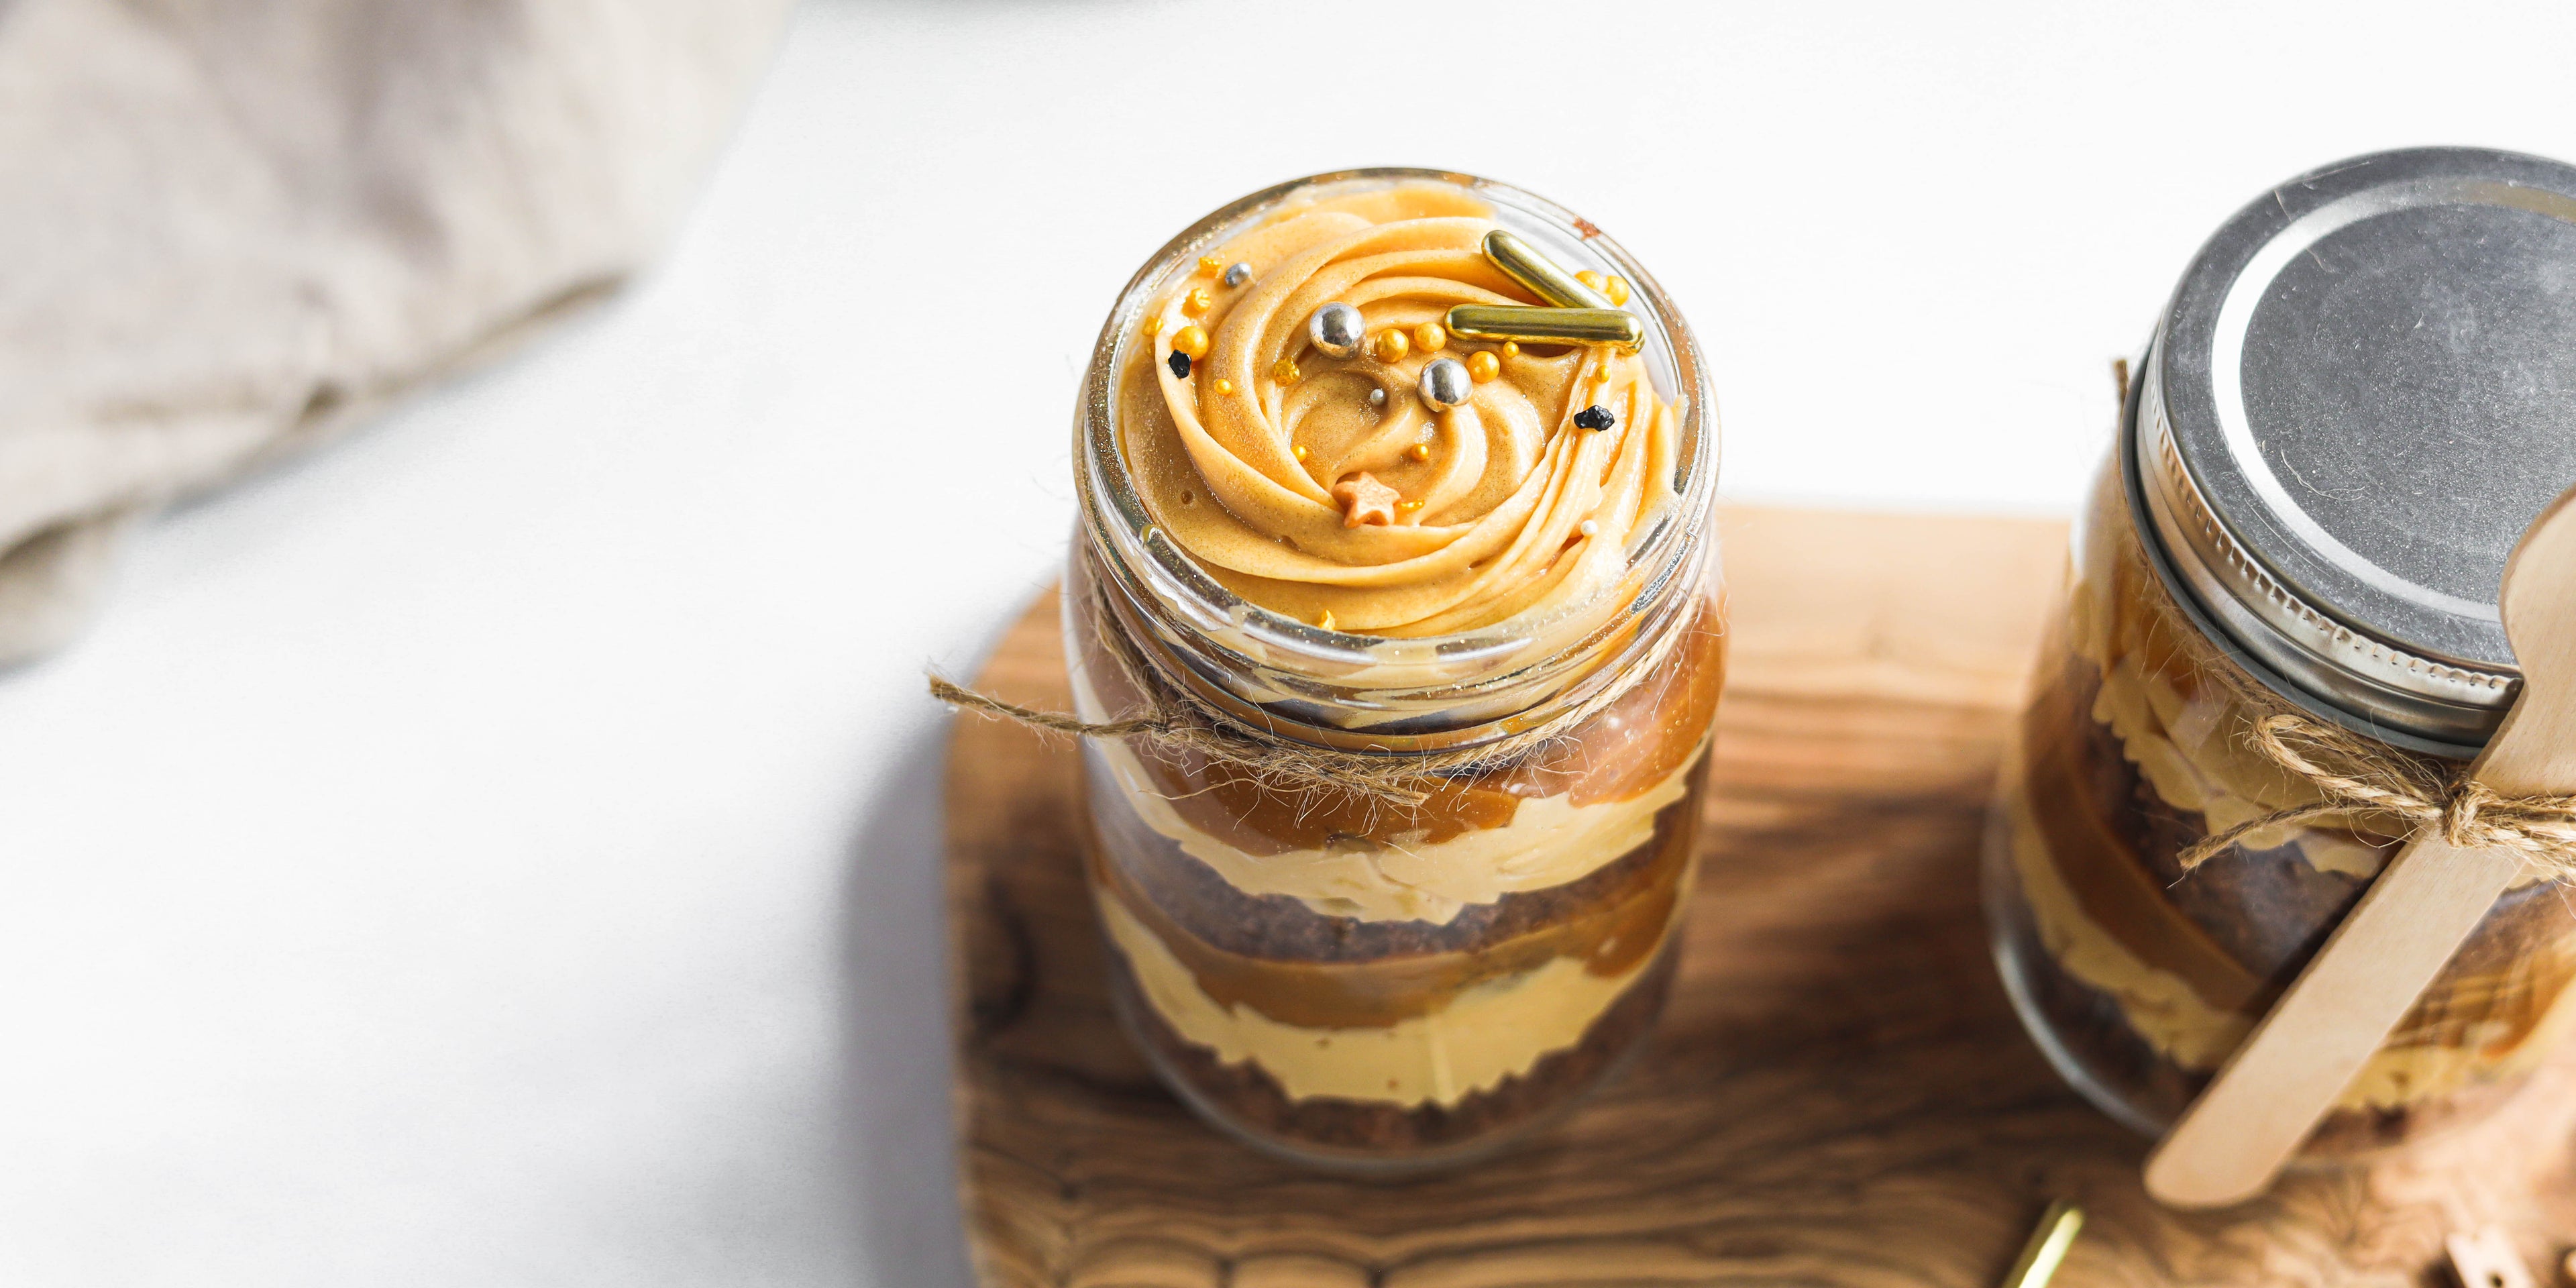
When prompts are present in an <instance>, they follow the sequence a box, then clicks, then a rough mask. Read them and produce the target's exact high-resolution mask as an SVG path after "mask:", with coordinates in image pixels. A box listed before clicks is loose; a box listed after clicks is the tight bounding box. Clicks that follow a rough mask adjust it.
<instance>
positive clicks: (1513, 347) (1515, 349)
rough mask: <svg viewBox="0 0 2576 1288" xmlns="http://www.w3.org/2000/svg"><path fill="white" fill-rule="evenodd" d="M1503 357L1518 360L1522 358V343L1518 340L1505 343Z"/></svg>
mask: <svg viewBox="0 0 2576 1288" xmlns="http://www.w3.org/2000/svg"><path fill="white" fill-rule="evenodd" d="M1503 356H1504V357H1506V358H1517V357H1519V356H1521V342H1520V341H1518V340H1505V341H1503Z"/></svg>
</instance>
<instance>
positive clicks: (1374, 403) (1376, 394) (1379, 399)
mask: <svg viewBox="0 0 2576 1288" xmlns="http://www.w3.org/2000/svg"><path fill="white" fill-rule="evenodd" d="M1385 405H1386V390H1385V388H1384V387H1379V388H1376V389H1372V390H1370V391H1369V406H1371V407H1383V406H1385Z"/></svg>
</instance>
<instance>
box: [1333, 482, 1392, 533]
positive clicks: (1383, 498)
mask: <svg viewBox="0 0 2576 1288" xmlns="http://www.w3.org/2000/svg"><path fill="white" fill-rule="evenodd" d="M1403 497H1404V494H1403V493H1401V492H1398V491H1396V490H1395V489H1394V488H1391V487H1388V486H1387V485H1386V484H1384V483H1380V482H1378V481H1377V476H1376V475H1374V474H1371V473H1369V472H1368V471H1367V470H1361V471H1360V472H1359V473H1357V474H1354V475H1352V476H1350V477H1349V478H1346V479H1343V480H1342V481H1341V482H1339V483H1336V484H1334V485H1333V499H1334V500H1336V501H1339V502H1341V503H1342V526H1343V527H1345V528H1356V527H1358V526H1360V525H1361V524H1363V523H1375V524H1392V523H1394V522H1395V503H1396V502H1397V501H1399V500H1401V499H1403Z"/></svg>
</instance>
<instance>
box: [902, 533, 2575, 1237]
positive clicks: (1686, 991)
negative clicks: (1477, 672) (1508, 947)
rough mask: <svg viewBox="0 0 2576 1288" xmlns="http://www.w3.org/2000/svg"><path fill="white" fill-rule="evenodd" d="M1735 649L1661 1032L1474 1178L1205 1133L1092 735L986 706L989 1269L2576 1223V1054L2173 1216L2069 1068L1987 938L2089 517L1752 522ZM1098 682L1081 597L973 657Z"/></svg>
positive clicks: (955, 813) (965, 1078) (981, 1044)
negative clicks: (1166, 1050) (2403, 1131)
mask: <svg viewBox="0 0 2576 1288" xmlns="http://www.w3.org/2000/svg"><path fill="white" fill-rule="evenodd" d="M1722 528H1723V530H1724V533H1725V540H1726V550H1725V558H1726V565H1727V572H1728V580H1729V583H1730V585H1731V587H1732V594H1733V604H1734V614H1733V626H1734V630H1735V640H1734V654H1733V659H1732V664H1731V670H1730V674H1729V683H1728V688H1727V692H1726V698H1725V701H1724V703H1723V705H1722V707H1721V710H1720V712H1719V717H1718V729H1719V732H1718V740H1717V751H1716V756H1717V760H1716V763H1715V766H1714V778H1713V782H1712V788H1711V791H1710V799H1709V806H1708V810H1709V815H1708V821H1709V825H1710V826H1709V828H1708V834H1707V839H1706V841H1705V842H1704V843H1705V844H1706V846H1707V851H1706V857H1705V863H1704V865H1703V868H1702V872H1701V877H1700V881H1699V885H1698V889H1697V891H1696V893H1695V894H1694V895H1693V901H1694V902H1693V907H1692V909H1691V914H1690V921H1689V928H1688V932H1687V934H1688V937H1687V939H1686V941H1685V951H1684V956H1683V961H1682V974H1681V977H1680V978H1679V980H1678V981H1677V982H1676V984H1675V987H1674V992H1673V1000H1672V1006H1671V1010H1670V1011H1669V1012H1668V1013H1667V1015H1666V1017H1665V1019H1664V1022H1663V1024H1662V1027H1661V1028H1660V1029H1659V1030H1658V1032H1657V1035H1656V1037H1655V1039H1654V1040H1653V1042H1652V1044H1651V1046H1650V1048H1649V1050H1648V1052H1647V1054H1646V1057H1645V1058H1644V1059H1643V1060H1641V1061H1640V1062H1638V1063H1637V1064H1636V1065H1635V1066H1634V1067H1633V1068H1631V1069H1630V1070H1629V1071H1628V1073H1627V1074H1626V1075H1625V1076H1624V1077H1622V1078H1621V1079H1620V1080H1619V1081H1618V1082H1616V1083H1615V1084H1613V1085H1612V1086H1610V1087H1609V1088H1608V1089H1606V1090H1605V1091H1604V1092H1603V1093H1602V1094H1600V1095H1599V1096H1597V1097H1595V1098H1594V1099H1593V1100H1591V1101H1590V1102H1588V1103H1587V1105H1586V1107H1585V1108H1584V1109H1583V1110H1582V1111H1581V1112H1580V1113H1578V1114H1577V1115H1576V1116H1575V1117H1574V1118H1573V1119H1572V1120H1571V1121H1570V1122H1568V1123H1567V1124H1566V1125H1564V1126H1562V1127H1560V1128H1558V1129H1556V1131H1555V1132H1554V1133H1553V1134H1551V1135H1549V1136H1547V1137H1545V1138H1544V1139H1543V1140H1541V1141H1539V1142H1537V1143H1535V1144H1533V1145H1531V1146H1528V1147H1526V1148H1523V1149H1520V1150H1518V1151H1517V1152H1514V1153H1511V1154H1508V1155H1506V1156H1504V1157H1501V1158H1498V1159H1495V1160H1492V1161H1488V1162H1484V1163H1480V1164H1477V1165H1474V1166H1472V1167H1470V1168H1468V1169H1467V1170H1465V1171H1463V1172H1459V1173H1455V1174H1451V1175H1446V1176H1436V1177H1431V1178H1424V1179H1416V1180H1411V1181H1406V1182H1402V1183H1389V1182H1370V1181H1353V1180H1345V1179H1339V1178H1334V1177H1327V1176H1319V1175H1316V1174H1312V1173H1309V1172H1305V1171H1301V1170H1299V1169H1297V1168H1295V1167H1293V1166H1290V1165H1288V1164H1284V1163H1281V1162H1277V1161H1274V1160H1272V1159H1270V1158H1268V1157H1266V1156H1263V1155H1261V1154H1257V1153H1255V1152H1253V1151H1252V1150H1249V1149H1247V1148H1245V1147H1243V1146H1241V1145H1238V1144H1236V1143H1234V1142H1233V1141H1231V1140H1228V1139H1226V1138H1224V1137H1222V1136H1220V1135H1218V1134H1217V1133H1216V1132H1214V1131H1213V1130H1210V1129H1209V1128H1207V1127H1204V1126H1202V1125H1201V1124H1200V1123H1199V1122H1198V1121H1197V1120H1196V1119H1194V1118H1192V1117H1191V1116H1190V1114H1189V1112H1188V1111H1187V1110H1186V1109H1184V1108H1182V1107H1181V1105H1180V1104H1179V1103H1178V1102H1177V1101H1175V1100H1174V1099H1173V1098H1172V1097H1171V1096H1169V1095H1167V1094H1166V1093H1165V1092H1164V1091H1163V1090H1162V1089H1161V1088H1160V1087H1159V1086H1158V1085H1157V1084H1156V1082H1155V1081H1154V1078H1153V1075H1152V1074H1151V1073H1150V1072H1149V1071H1148V1070H1147V1068H1146V1066H1145V1063H1144V1061H1143V1059H1142V1058H1141V1057H1140V1056H1139V1055H1138V1054H1137V1053H1136V1052H1135V1051H1134V1050H1132V1049H1131V1048H1130V1047H1129V1046H1128V1044H1127V1042H1126V1040H1125V1038H1124V1037H1123V1036H1122V1035H1121V1034H1120V1033H1119V1031H1118V1028H1117V1026H1116V1024H1115V1023H1114V1022H1113V1021H1112V1019H1111V1017H1110V1012H1109V1005H1108V1002H1107V998H1106V995H1105V992H1104V988H1103V979H1102V974H1101V971H1102V953H1103V951H1104V949H1103V948H1102V946H1101V944H1100V942H1099V933H1098V931H1097V930H1096V928H1095V926H1094V923H1093V919H1092V910H1091V904H1090V898H1089V895H1088V894H1087V893H1086V891H1085V890H1084V887H1083V881H1082V874H1081V870H1080V867H1079V864H1078V861H1077V858H1076V851H1075V841H1074V836H1073V832H1072V828H1073V819H1074V814H1073V802H1072V792H1073V784H1074V778H1075V773H1076V764H1077V757H1076V756H1075V754H1074V753H1073V750H1072V749H1071V748H1070V747H1069V746H1065V745H1061V744H1050V743H1048V742H1045V741H1042V740H1040V739H1039V738H1038V737H1036V736H1035V735H1032V734H1030V733H1027V732H1025V731H1023V730H1020V729H1018V728H1016V727H1013V726H1009V725H1004V724H1000V723H994V722H987V721H982V720H976V719H971V718H969V719H961V720H960V721H959V723H958V725H957V728H956V737H955V742H954V745H953V746H952V748H951V750H950V753H949V765H948V832H949V887H948V888H949V910H950V916H951V917H952V919H953V935H952V940H951V942H952V945H953V947H952V952H953V957H954V961H953V966H954V972H955V995H956V1000H957V1008H956V1016H957V1019H956V1022H957V1061H956V1078H957V1084H956V1105H957V1127H958V1134H959V1138H960V1142H961V1158H962V1161H961V1172H962V1178H961V1183H962V1185H963V1189H964V1199H965V1211H966V1224H967V1238H968V1241H969V1242H970V1244H971V1245H972V1250H973V1254H974V1263H975V1265H976V1268H977V1271H978V1273H979V1275H980V1276H981V1277H982V1280H983V1282H984V1283H985V1284H986V1285H988V1286H989V1288H1023V1286H1025V1285H1066V1286H1074V1285H1080V1286H1083V1288H1113V1286H1115V1288H1287V1286H1290V1285H1295V1286H1299V1288H1302V1286H1305V1285H1315V1286H1318V1288H1501V1286H1504V1285H1516V1286H1527V1288H1539V1286H1541V1285H1545V1286H1548V1288H1556V1286H1560V1285H1586V1286H1598V1288H1606V1286H1608V1285H1680V1284H1716V1283H1765V1284H1775V1283H1799V1284H1850V1285H1897V1284H1904V1285H1916V1284H1936V1285H1961V1286H1968V1285H1982V1284H1989V1283H1992V1282H1994V1281H1995V1280H1996V1279H1997V1278H1998V1277H1999V1276H2000V1275H2002V1274H2003V1272H2004V1271H2005V1269H2006V1268H2007V1267H2008V1266H2009V1265H2010V1263H2011V1261H2012V1258H2013V1255H2014V1253H2015V1252H2016V1251H2017V1250H2018V1249H2019V1247H2020V1244H2021V1242H2022V1239H2023V1237H2024V1236H2025V1235H2026V1234H2027V1233H2028V1231H2029V1228H2030V1225H2031V1223H2032V1222H2033V1221H2034V1220H2035V1219H2036V1218H2037V1216H2038V1214H2039V1212H2040V1210H2041V1208H2042V1207H2043V1206H2044V1205H2045V1204H2046V1203H2047V1201H2048V1200H2049V1199H2050V1198H2052V1197H2055V1196H2059V1195H2065V1196H2070V1197H2073V1198H2075V1199H2076V1200H2078V1201H2079V1202H2081V1203H2082V1204H2083V1205H2084V1206H2085V1208H2086V1210H2087V1213H2088V1215H2089V1221H2088V1223H2087V1224H2086V1226H2085V1227H2084V1232H2083V1235H2082V1237H2081V1238H2080V1239H2079V1240H2078V1241H2077V1244H2076V1246H2075V1250H2074V1253H2073V1255H2072V1256H2071V1257H2070V1258H2069V1259H2068V1261H2067V1263H2066V1265H2065V1268H2064V1269H2063V1270H2062V1271H2060V1273H2059V1275H2058V1279H2057V1282H2058V1283H2060V1284H2066V1285H2093V1284H2164V1283H2190V1284H2208V1283H2230V1284H2233V1283H2243V1284H2362V1283H2369V1284H2423V1283H2430V1282H2436V1281H2437V1280H2436V1279H2435V1277H2434V1276H2435V1267H2436V1266H2437V1265H2438V1264H2439V1263H2440V1261H2441V1258H2442V1250H2441V1245H2442V1239H2443V1236H2444V1235H2445V1234H2447V1233H2450V1232H2453V1231H2463V1232H2466V1231H2475V1230H2478V1229H2481V1228H2484V1227H2487V1226H2501V1227H2503V1228H2505V1229H2506V1230H2508V1231H2510V1232H2511V1234H2512V1235H2513V1237H2514V1238H2515V1239H2516V1240H2517V1242H2518V1244H2519V1246H2520V1248H2521V1251H2522V1254H2523V1256H2524V1257H2525V1258H2526V1259H2527V1260H2528V1261H2529V1262H2530V1264H2531V1265H2532V1267H2533V1269H2534V1272H2535V1276H2536V1282H2538V1283H2540V1284H2544V1285H2545V1284H2549V1283H2551V1282H2553V1281H2554V1279H2555V1274H2554V1267H2555V1264H2556V1261H2557V1259H2558V1257H2559V1256H2560V1254H2561V1253H2562V1252H2563V1251H2565V1249H2566V1247H2567V1246H2568V1245H2569V1244H2571V1243H2576V1155H2571V1147H2570V1137H2571V1132H2576V1069H2571V1068H2570V1066H2569V1063H2568V1061H2567V1060H2563V1059H2562V1060H2560V1061H2559V1062H2557V1063H2556V1064H2553V1065H2552V1066H2551V1067H2550V1068H2548V1069H2546V1070H2544V1071H2543V1072H2542V1074H2541V1076H2540V1078H2539V1079H2538V1080H2537V1081H2536V1083H2535V1085H2534V1086H2533V1088H2532V1090H2531V1092H2530V1093H2529V1094H2526V1095H2524V1096H2523V1097H2521V1098H2520V1099H2519V1100H2518V1101H2517V1102H2516V1103H2515V1104H2514V1105H2513V1106H2512V1107H2511V1108H2510V1109H2509V1110H2508V1111H2507V1112H2506V1113H2505V1114H2503V1115H2501V1116H2500V1117H2499V1118H2498V1119H2497V1120H2494V1121H2491V1122H2490V1123H2488V1124H2485V1125H2482V1126H2480V1127H2478V1128H2475V1129H2473V1130H2471V1131H2469V1132H2466V1133H2462V1134H2458V1135H2455V1136H2452V1137H2449V1138H2446V1139H2443V1140H2441V1141H2438V1142H2435V1143H2433V1144H2431V1145H2429V1146H2426V1147H2424V1148H2422V1149H2419V1150H2417V1151H2415V1152H2413V1153H2410V1154H2407V1155H2403V1156H2400V1157H2396V1158H2392V1159H2389V1160H2385V1161H2382V1162H2381V1163H2379V1164H2377V1165H2376V1166H2374V1167H2372V1168H2370V1169H2367V1170H2363V1169H2354V1170H2348V1171H2341V1172H2334V1173H2325V1174H2310V1175H2303V1176H2297V1177H2293V1178H2292V1179H2290V1180H2289V1181H2287V1182H2285V1183H2284V1184H2283V1185H2282V1186H2281V1187H2279V1188H2278V1189H2277V1190H2275V1191H2274V1193H2273V1195H2272V1197H2270V1198H2268V1199H2266V1200H2263V1201H2261V1202H2259V1203H2256V1204H2253V1205H2250V1206H2248V1207H2246V1208H2243V1209H2238V1210H2235V1211H2231V1212H2227V1213H2220V1214H2198V1215H2184V1214H2177V1213H2169V1212H2165V1211H2163V1210H2161V1209H2159V1208H2157V1207H2155V1206H2154V1205H2153V1204H2152V1203H2150V1202H2149V1201H2148V1200H2147V1199H2146V1197H2145V1195H2144V1194H2143V1193H2142V1192H2141V1190H2140V1189H2139V1185H2138V1167H2139V1163H2140V1160H2141V1159H2142V1158H2143V1157H2144V1155H2145V1152H2146V1144H2147V1143H2146V1142H2145V1141H2144V1140H2141V1139H2139V1138H2138V1137H2136V1136H2134V1135H2132V1134H2130V1133H2129V1132H2127V1131H2126V1130H2124V1129H2122V1128H2120V1127H2118V1126H2116V1125H2114V1124H2113V1123H2112V1122H2110V1121H2109V1120H2108V1119H2106V1118H2104V1117H2102V1116H2101V1115H2099V1114H2097V1113H2095V1112H2094V1111H2093V1110H2092V1109H2090V1108H2089V1107H2087V1106H2086V1105H2085V1104H2084V1102H2083V1101H2081V1100H2079V1099H2078V1098H2077V1097H2076V1096H2075V1095H2074V1093H2073V1092H2071V1091H2068V1090H2067V1089H2066V1088H2065V1087H2064V1086H2063V1084H2061V1083H2060V1082H2059V1081H2058V1079H2057V1077H2056V1075H2055V1074H2054V1073H2052V1072H2051V1071H2050V1069H2049V1068H2048V1066H2047V1064H2046V1063H2045V1062H2044V1061H2043V1060H2042V1059H2041V1057H2040V1055H2039V1052H2038V1051H2037V1050H2036V1049H2035V1048H2034V1047H2033V1046H2032V1045H2031V1043H2030V1041H2029V1040H2028V1039H2027V1038H2026V1037H2024V1036H2023V1034H2022V1031H2021V1029H2020V1027H2019V1025H2018V1024H2017V1023H2016V1022H2015V1021H2014V1019H2013V1015H2012V1012H2011V1009H2010V1006H2009V1004H2008V1003H2007V1002H2006V1001H2005V999H2004V994H2003V989H2002V987H2001V986H2000V985H1999V984H1998V983H1997V981H1996V977H1995V971H1994V966H1993V963H1992V961H1991V959H1990V958H1989V957H1988V956H1987V950H1986V935H1985V927H1984V924H1983V922H1982V920H1981V916H1980V912H1979V905H1978V883H1977V842H1978V835H1979V830H1980V828H1981V826H1982V823H1983V816H1984V809H1985V802H1986V795H1987V789H1988V786H1989V784H1990V783H1991V781H1992V779H1993V776H1994V773H1995V765H1996V758H1997V753H1998V750H1999V746H2000V742H2001V739H2002V737H2003V735H2004V730H2005V726H2006V724H2007V722H2008V721H2009V720H2010V718H2011V716H2012V714H2013V713H2014V711H2015V709H2016V708H2017V706H2018V704H2019V701H2020V698H2021V691H2022V676H2023V672H2024V670H2025V668H2026V667H2027V665H2028V664H2029V662H2030V659H2031V654H2032V651H2033V649H2034V648H2035V646H2036V641H2037V639H2038V635H2039V631H2040V627H2041V624H2042V619H2043V615H2044V614H2046V613H2047V612H2048V611H2050V608H2051V604H2052V602H2053V600H2054V596H2055V592H2056V588H2057V586H2058V584H2059V580H2060V578H2061V576H2062V569H2063V564H2064V554H2063V551H2064V549H2065V525H2063V524H2062V523H2057V522H2053V521H2041V520H2022V519H1988V518H1922V517H1899V516H1889V515H1864V514H1839V513H1821V512H1812V511H1798V510H1780V509H1755V508H1734V509H1730V510H1728V511H1726V512H1725V513H1724V515H1723V516H1722ZM979 682H980V683H981V684H982V685H983V686H984V687H985V688H987V689H988V690H990V691H992V692H994V693H996V694H998V695H1000V696H1002V697H1005V698H1009V699H1011V700H1014V701H1018V702H1024V703H1030V704H1033V705H1038V706H1045V707H1050V708H1054V709H1058V710H1063V709H1069V706H1070V699H1069V697H1068V695H1067V693H1066V688H1065V679H1064V669H1063V665H1062V663H1061V661H1060V659H1059V654H1058V645H1057V638H1056V616H1055V609H1054V602H1053V599H1052V598H1051V597H1050V598H1048V599H1047V600H1045V601H1044V602H1041V603H1039V604H1037V605H1034V606H1033V607H1031V608H1030V610H1029V612H1028V614H1027V616H1025V617H1024V618H1022V619H1021V621H1020V622H1019V624H1018V625H1017V626H1015V627H1014V628H1013V629H1012V630H1011V632H1010V633H1009V635H1008V636H1007V637H1006V638H1005V639H1004V640H1003V642H1002V645H1001V648H1000V649H999V651H998V652H997V653H996V654H995V655H994V657H993V659H992V661H991V663H990V665H989V666H987V668H986V669H985V671H984V674H983V675H982V677H981V679H980V681H979Z"/></svg>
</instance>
